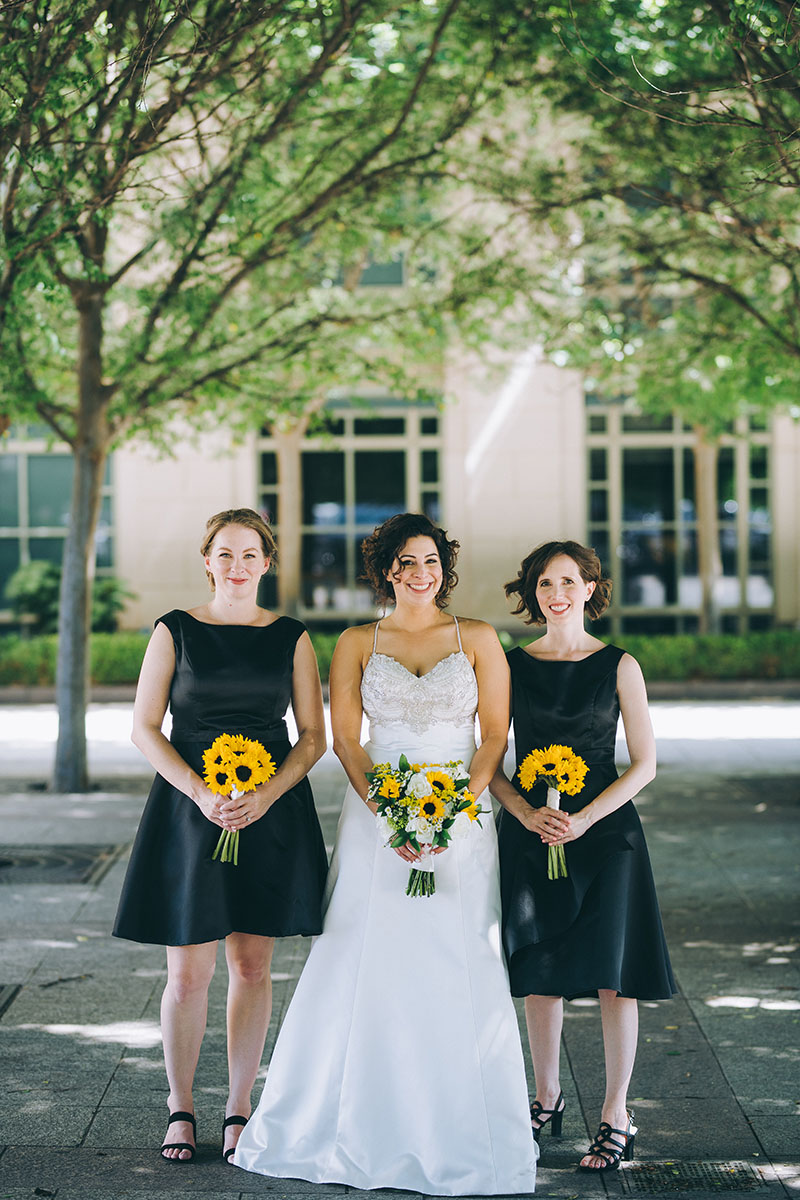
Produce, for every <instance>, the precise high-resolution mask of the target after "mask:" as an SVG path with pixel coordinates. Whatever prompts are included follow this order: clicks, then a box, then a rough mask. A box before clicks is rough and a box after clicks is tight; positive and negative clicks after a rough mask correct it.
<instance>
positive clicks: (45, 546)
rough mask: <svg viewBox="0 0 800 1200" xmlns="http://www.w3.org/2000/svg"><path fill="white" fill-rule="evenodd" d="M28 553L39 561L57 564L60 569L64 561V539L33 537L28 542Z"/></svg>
mask: <svg viewBox="0 0 800 1200" xmlns="http://www.w3.org/2000/svg"><path fill="white" fill-rule="evenodd" d="M28 553H29V554H30V556H31V558H35V559H37V560H38V561H43V562H51V563H57V564H58V566H59V567H60V566H61V564H62V562H63V560H64V539H63V538H60V537H59V538H53V537H32V538H31V539H30V540H29V542H28Z"/></svg>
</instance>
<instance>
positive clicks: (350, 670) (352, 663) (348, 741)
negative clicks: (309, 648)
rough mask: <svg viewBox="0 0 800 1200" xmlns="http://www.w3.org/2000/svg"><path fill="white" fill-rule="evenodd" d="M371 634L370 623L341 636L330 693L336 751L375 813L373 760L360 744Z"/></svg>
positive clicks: (335, 655) (350, 778)
mask: <svg viewBox="0 0 800 1200" xmlns="http://www.w3.org/2000/svg"><path fill="white" fill-rule="evenodd" d="M365 632H366V636H365ZM369 636H370V635H369V627H368V626H366V627H365V626H355V627H354V628H353V629H346V630H345V631H344V633H343V634H342V636H341V637H340V638H339V640H338V642H337V643H336V649H335V650H334V652H333V658H332V659H331V675H330V693H331V727H332V729H333V751H334V754H335V755H336V757H337V758H338V759H339V761H340V762H341V764H342V766H343V767H344V769H345V771H346V772H347V778H348V779H349V780H350V783H351V784H352V785H353V787H354V789H355V790H356V792H357V793H358V795H359V796H360V797H361V799H362V800H363V801H364V803H365V804H367V807H368V808H369V809H370V810H371V811H372V812H373V813H374V812H377V805H376V804H375V802H374V801H369V802H368V801H367V790H368V788H369V780H368V779H367V776H366V772H367V771H371V770H372V763H371V762H370V757H369V755H368V754H367V752H366V750H365V749H364V747H363V746H362V745H361V722H362V719H363V716H364V710H363V708H362V706H361V677H362V675H363V673H364V656H365V649H366V648H368V642H369Z"/></svg>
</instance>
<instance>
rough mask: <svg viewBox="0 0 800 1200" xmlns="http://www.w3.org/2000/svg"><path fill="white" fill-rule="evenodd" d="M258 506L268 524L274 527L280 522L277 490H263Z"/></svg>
mask: <svg viewBox="0 0 800 1200" xmlns="http://www.w3.org/2000/svg"><path fill="white" fill-rule="evenodd" d="M258 508H259V511H260V513H261V515H262V517H263V518H264V520H265V521H266V522H267V524H268V525H271V526H272V528H273V529H274V528H275V526H276V525H277V523H278V497H277V496H276V494H275V492H262V493H261V499H260V500H259V503H258Z"/></svg>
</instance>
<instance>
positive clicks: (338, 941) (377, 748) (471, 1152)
mask: <svg viewBox="0 0 800 1200" xmlns="http://www.w3.org/2000/svg"><path fill="white" fill-rule="evenodd" d="M457 549H458V542H455V541H448V539H447V536H446V534H445V533H444V531H443V530H441V529H439V528H438V527H437V526H435V525H433V524H432V523H431V522H430V521H429V520H428V518H427V517H424V516H421V515H417V514H413V513H404V514H400V515H398V516H394V517H391V518H390V519H389V520H388V521H386V522H384V524H383V525H381V526H379V527H378V528H377V529H376V530H375V532H374V533H373V534H372V535H371V536H370V537H368V538H367V539H366V540H365V542H364V544H363V552H364V564H365V573H366V576H367V578H369V580H370V582H371V583H372V585H373V587H374V588H375V590H376V592H377V593H378V595H379V597H380V598H381V599H383V600H384V601H386V602H389V603H393V604H394V609H393V611H392V612H391V613H390V615H389V616H388V617H385V618H384V619H383V620H381V621H378V622H376V623H375V624H371V625H364V626H357V627H355V628H353V629H348V630H347V631H346V632H345V633H343V634H342V636H341V638H340V639H339V642H338V644H337V647H336V651H335V654H334V658H333V663H332V665H331V713H332V722H333V733H334V750H335V751H336V754H337V755H338V756H339V758H340V759H341V761H342V764H343V766H344V768H345V771H346V772H347V775H348V778H349V780H350V786H349V787H348V789H347V793H346V795H345V799H344V806H343V809H342V815H341V819H340V822H339V830H338V834H337V839H336V847H335V849H334V853H333V859H332V862H331V868H330V874H329V879H328V907H327V913H326V917H325V923H324V929H323V933H322V934H321V936H320V937H319V938H317V939H316V941H315V942H314V944H313V946H312V948H311V952H310V954H309V957H308V961H307V964H306V967H305V969H304V971H303V973H302V975H301V977H300V980H299V982H298V984H297V989H296V991H295V995H294V998H293V1000H292V1003H291V1005H290V1007H289V1010H288V1012H287V1014H286V1018H285V1020H284V1023H283V1027H282V1029H281V1031H280V1034H279V1037H278V1041H277V1044H276V1046H275V1050H274V1053H273V1055H272V1060H271V1062H270V1066H269V1072H268V1075H267V1081H266V1085H265V1087H264V1092H263V1094H262V1097H261V1101H260V1103H259V1105H258V1108H257V1110H256V1112H255V1113H254V1115H253V1116H252V1117H251V1119H250V1121H249V1123H248V1124H247V1126H246V1127H245V1128H244V1129H243V1130H242V1133H241V1137H240V1139H239V1143H238V1146H237V1149H236V1155H235V1159H234V1161H235V1163H236V1165H237V1166H239V1167H244V1168H245V1170H248V1171H257V1172H259V1173H261V1174H263V1175H274V1176H283V1177H291V1178H300V1179H306V1180H310V1181H311V1182H313V1183H343V1184H349V1185H350V1186H351V1187H355V1188H361V1189H364V1188H402V1189H406V1190H408V1191H412V1192H422V1193H428V1194H435V1195H446V1196H459V1195H498V1194H506V1195H507V1194H509V1193H520V1192H532V1191H533V1186H534V1178H535V1163H536V1152H537V1151H536V1146H535V1143H534V1140H533V1136H532V1134H531V1125H530V1117H529V1113H528V1096H527V1087H526V1083H525V1073H524V1066H523V1060H522V1051H521V1047H520V1040H519V1032H518V1028H517V1022H516V1015H515V1011H514V1007H513V1002H512V1000H511V997H510V994H509V990H508V982H507V977H506V972H505V967H504V964H503V960H502V957H501V949H500V933H499V922H500V894H499V884H498V866H497V843H496V835H495V828H494V822H493V820H492V819H491V816H490V815H489V814H488V812H487V815H486V816H484V817H483V818H482V827H481V826H478V825H477V823H476V824H475V825H474V826H473V827H472V829H471V830H470V833H469V836H467V837H466V838H465V839H464V840H460V841H453V842H451V844H450V845H449V846H448V847H447V849H445V850H443V851H441V852H440V853H438V854H437V856H436V858H435V860H434V862H435V874H436V892H435V894H434V895H433V896H430V897H424V898H409V897H408V896H406V894H405V889H406V883H407V880H408V873H409V869H410V864H413V863H414V862H415V860H416V858H417V857H418V856H417V855H416V854H415V853H414V851H413V849H412V848H411V846H410V845H408V843H406V845H405V846H402V847H400V849H399V850H397V851H392V850H391V849H388V848H387V847H386V846H385V845H384V843H383V840H382V838H381V837H380V835H379V832H378V823H377V821H376V819H375V816H374V812H375V804H374V803H372V802H369V803H368V802H367V801H366V795H367V788H368V782H367V778H366V772H367V771H369V770H371V768H372V764H373V763H376V762H391V763H392V764H393V765H396V764H397V761H398V759H399V757H400V755H401V754H405V755H406V756H407V757H408V758H409V759H410V760H417V761H421V762H426V763H436V762H440V763H441V762H448V761H452V760H455V759H460V760H461V761H463V763H464V765H465V766H466V767H468V768H469V771H470V783H469V787H470V790H471V791H472V792H473V793H474V794H475V795H477V796H480V795H481V794H482V793H483V792H484V789H485V788H486V786H487V784H488V782H489V780H490V779H491V777H492V775H493V773H494V771H495V769H496V767H497V765H498V763H499V762H500V759H501V757H502V755H503V752H504V750H505V745H506V735H507V731H508V673H507V668H506V665H505V658H504V655H503V652H502V649H501V647H500V644H499V642H498V640H497V636H496V635H495V633H494V630H493V629H492V628H491V627H490V626H489V625H486V624H485V623H484V622H482V621H473V620H466V619H465V620H462V621H459V620H457V618H455V617H453V616H449V615H448V614H447V613H446V612H445V605H446V603H447V598H448V595H449V593H450V591H451V590H452V588H453V587H454V585H455V583H456V582H457V576H456V573H455V570H454V566H455V558H456V551H457ZM476 712H477V715H478V719H479V722H480V730H481V745H480V748H479V749H477V750H476V748H475V738H474V734H475V715H476ZM364 714H366V716H367V718H368V719H369V723H370V740H369V742H367V744H366V745H365V746H363V747H362V746H361V745H360V744H359V735H360V732H361V723H362V715H364ZM483 803H484V807H485V808H486V809H488V808H489V804H488V796H484V798H483Z"/></svg>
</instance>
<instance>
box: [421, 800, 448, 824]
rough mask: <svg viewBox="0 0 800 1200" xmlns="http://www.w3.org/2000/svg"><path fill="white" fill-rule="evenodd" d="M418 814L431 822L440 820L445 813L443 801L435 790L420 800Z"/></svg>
mask: <svg viewBox="0 0 800 1200" xmlns="http://www.w3.org/2000/svg"><path fill="white" fill-rule="evenodd" d="M419 815H420V816H421V817H424V818H425V820H426V821H430V822H431V823H432V824H433V823H434V822H435V821H439V820H441V818H442V817H443V816H444V815H445V807H444V803H443V802H442V801H441V800H440V799H439V797H438V796H437V794H436V792H434V793H433V794H432V795H430V796H426V797H425V799H424V800H420V802H419Z"/></svg>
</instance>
